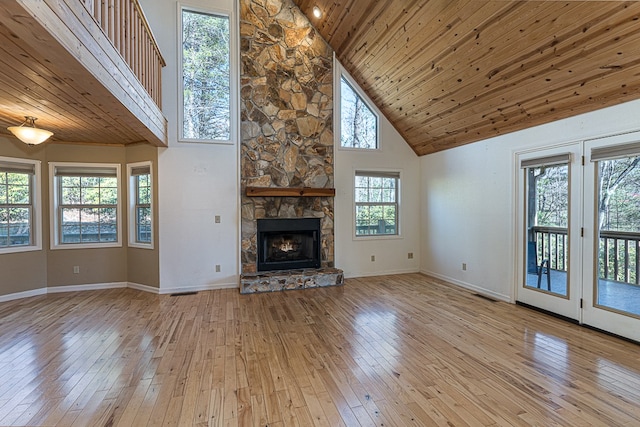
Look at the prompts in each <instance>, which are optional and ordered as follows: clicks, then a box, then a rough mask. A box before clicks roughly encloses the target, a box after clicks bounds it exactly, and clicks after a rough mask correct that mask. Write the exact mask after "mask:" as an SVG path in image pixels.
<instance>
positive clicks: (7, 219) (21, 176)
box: [0, 172, 32, 248]
mask: <svg viewBox="0 0 640 427" xmlns="http://www.w3.org/2000/svg"><path fill="white" fill-rule="evenodd" d="M31 176H32V175H30V174H27V173H13V172H0V248H1V247H8V246H26V245H29V244H30V243H31V227H30V223H31V206H30V205H31Z"/></svg>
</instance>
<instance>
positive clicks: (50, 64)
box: [0, 0, 167, 147]
mask: <svg viewBox="0 0 640 427" xmlns="http://www.w3.org/2000/svg"><path fill="white" fill-rule="evenodd" d="M164 65H165V62H164V59H163V58H162V55H161V53H160V51H159V49H158V46H157V44H156V42H155V40H154V37H153V35H152V33H151V31H150V29H149V26H148V24H147V21H146V19H145V17H144V14H143V12H142V9H141V7H140V5H139V3H138V1H137V0H38V1H34V0H3V1H2V2H0V133H2V134H7V135H8V134H9V133H8V131H6V128H7V126H15V125H18V124H20V123H21V122H22V121H23V120H24V116H35V117H37V118H38V121H37V126H38V127H42V128H45V129H47V130H50V131H52V132H54V136H53V137H52V138H51V140H50V141H52V142H54V143H55V142H63V143H88V144H102V145H104V144H115V145H128V144H134V143H147V144H151V145H154V146H160V147H162V146H166V145H167V120H166V118H165V117H164V115H163V114H162V111H161V105H162V99H161V90H160V88H161V70H162V67H163V66H164Z"/></svg>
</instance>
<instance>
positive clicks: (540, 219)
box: [516, 144, 582, 321]
mask: <svg viewBox="0 0 640 427" xmlns="http://www.w3.org/2000/svg"><path fill="white" fill-rule="evenodd" d="M517 157H518V168H519V171H518V193H519V197H518V200H519V209H518V224H519V231H518V247H519V248H520V250H519V253H520V255H521V256H520V260H521V262H519V272H518V280H519V286H518V291H517V295H516V297H517V300H518V301H519V302H523V303H526V304H528V305H532V306H535V307H539V308H542V309H545V310H548V311H551V312H553V313H557V314H560V315H562V316H564V317H568V318H570V319H574V320H578V321H580V298H581V296H582V295H581V294H582V289H581V286H580V283H581V265H580V258H581V256H582V255H581V252H582V251H581V237H580V234H581V222H582V218H581V216H582V210H581V205H582V203H581V197H582V196H581V193H582V179H581V178H580V175H581V168H582V147H581V145H580V144H571V145H564V146H560V147H555V148H551V149H546V150H538V151H535V152H528V153H519V154H518V156H517Z"/></svg>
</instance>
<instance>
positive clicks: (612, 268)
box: [600, 231, 640, 285]
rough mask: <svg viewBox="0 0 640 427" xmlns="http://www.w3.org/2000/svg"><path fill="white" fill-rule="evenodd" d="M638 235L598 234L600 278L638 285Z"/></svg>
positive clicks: (609, 232) (621, 233) (639, 245)
mask: <svg viewBox="0 0 640 427" xmlns="http://www.w3.org/2000/svg"><path fill="white" fill-rule="evenodd" d="M639 249H640V233H632V232H627V231H601V232H600V278H602V279H607V280H615V281H617V282H625V283H631V284H635V285H637V284H639V283H640V282H639V279H640V277H639V276H640V274H639V273H640V265H639V263H638V261H639V258H640V253H638V252H639Z"/></svg>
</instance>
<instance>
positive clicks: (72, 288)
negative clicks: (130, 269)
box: [47, 282, 127, 294]
mask: <svg viewBox="0 0 640 427" xmlns="http://www.w3.org/2000/svg"><path fill="white" fill-rule="evenodd" d="M126 287H127V282H112V283H91V284H88V285H68V286H51V287H48V288H47V293H48V294H58V293H62V292H82V291H99V290H103V289H117V288H126Z"/></svg>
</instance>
